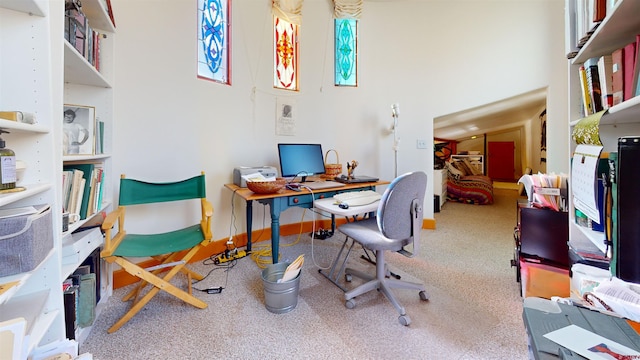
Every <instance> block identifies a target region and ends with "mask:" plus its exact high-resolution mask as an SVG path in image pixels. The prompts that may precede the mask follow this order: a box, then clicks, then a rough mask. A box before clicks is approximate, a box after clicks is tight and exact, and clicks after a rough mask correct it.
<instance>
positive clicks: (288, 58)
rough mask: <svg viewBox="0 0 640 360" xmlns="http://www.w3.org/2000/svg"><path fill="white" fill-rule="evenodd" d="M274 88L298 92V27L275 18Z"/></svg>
mask: <svg viewBox="0 0 640 360" xmlns="http://www.w3.org/2000/svg"><path fill="white" fill-rule="evenodd" d="M273 40H274V44H273V46H274V51H273V54H274V61H273V64H274V71H273V87H275V88H277V89H285V90H298V26H297V25H295V24H292V23H290V22H287V21H286V20H283V19H281V18H279V17H277V16H276V17H274V33H273Z"/></svg>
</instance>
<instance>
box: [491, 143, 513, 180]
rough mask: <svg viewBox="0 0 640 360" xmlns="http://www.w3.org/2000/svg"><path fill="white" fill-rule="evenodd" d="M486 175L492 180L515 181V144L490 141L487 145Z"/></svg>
mask: <svg viewBox="0 0 640 360" xmlns="http://www.w3.org/2000/svg"><path fill="white" fill-rule="evenodd" d="M487 150H488V156H487V175H489V177H490V178H491V179H493V180H502V181H514V180H515V143H514V142H513V141H490V142H489V143H488V149H487Z"/></svg>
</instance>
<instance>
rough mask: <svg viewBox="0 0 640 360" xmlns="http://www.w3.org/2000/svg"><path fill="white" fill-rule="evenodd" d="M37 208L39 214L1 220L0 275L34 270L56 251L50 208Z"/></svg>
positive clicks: (39, 206)
mask: <svg viewBox="0 0 640 360" xmlns="http://www.w3.org/2000/svg"><path fill="white" fill-rule="evenodd" d="M34 207H35V208H36V209H37V210H38V211H40V212H38V213H36V214H31V215H21V216H14V217H9V218H5V219H0V276H8V275H13V274H18V273H23V272H28V271H31V270H33V269H35V268H36V267H37V266H38V265H39V264H40V262H42V260H44V258H45V257H46V256H47V254H48V253H49V251H50V250H51V248H53V229H52V227H53V226H52V223H51V209H50V208H49V207H48V206H47V205H44V206H43V205H38V206H34ZM43 209H46V210H43Z"/></svg>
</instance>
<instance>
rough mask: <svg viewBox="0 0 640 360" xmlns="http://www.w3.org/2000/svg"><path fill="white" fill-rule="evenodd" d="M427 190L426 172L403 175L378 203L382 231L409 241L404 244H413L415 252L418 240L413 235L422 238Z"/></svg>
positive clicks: (390, 236) (385, 234)
mask: <svg viewBox="0 0 640 360" xmlns="http://www.w3.org/2000/svg"><path fill="white" fill-rule="evenodd" d="M426 189H427V174H425V173H424V172H421V171H417V172H412V173H406V174H403V175H400V176H398V177H397V178H396V179H394V180H393V181H392V182H391V184H390V185H389V187H388V188H387V190H386V191H385V192H384V194H383V195H382V198H381V199H380V205H379V206H378V214H377V218H378V228H379V229H380V232H381V233H382V234H383V235H384V236H385V237H387V238H389V239H395V240H400V239H403V240H406V241H405V243H404V245H408V244H411V243H413V253H414V254H415V253H416V252H417V251H418V249H417V247H418V241H415V242H414V236H417V237H418V240H419V235H420V229H422V213H423V211H422V204H423V203H424V196H425V192H426ZM401 252H402V251H401ZM414 254H411V253H406V254H405V255H407V256H413V255H414Z"/></svg>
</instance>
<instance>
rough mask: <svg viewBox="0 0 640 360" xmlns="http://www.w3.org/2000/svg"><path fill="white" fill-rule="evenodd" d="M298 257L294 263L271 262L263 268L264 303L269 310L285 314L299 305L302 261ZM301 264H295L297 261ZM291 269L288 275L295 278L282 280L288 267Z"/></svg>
mask: <svg viewBox="0 0 640 360" xmlns="http://www.w3.org/2000/svg"><path fill="white" fill-rule="evenodd" d="M299 259H301V258H300V257H299V258H298V259H296V261H294V262H293V263H291V264H289V263H286V262H282V263H276V264H269V265H267V268H266V269H264V270H262V282H263V285H264V303H265V307H266V308H267V310H269V311H270V312H272V313H276V314H283V313H286V312H289V311H291V310H293V309H294V308H295V307H296V306H297V305H298V290H299V288H300V267H301V266H302V261H301V260H299ZM296 262H297V264H298V265H299V266H298V265H293V264H294V263H296ZM288 268H291V269H295V271H294V270H290V271H289V272H290V273H289V274H288V275H287V277H291V275H292V274H293V278H291V279H289V280H285V281H282V280H283V278H284V275H285V273H286V272H287V269H288Z"/></svg>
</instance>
